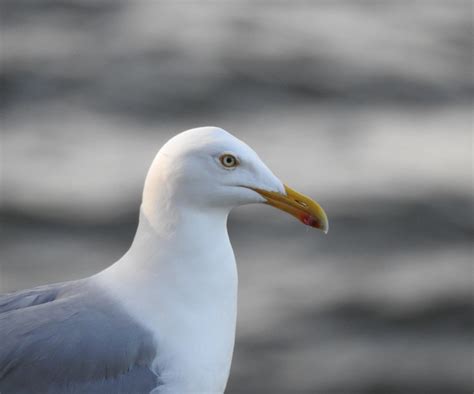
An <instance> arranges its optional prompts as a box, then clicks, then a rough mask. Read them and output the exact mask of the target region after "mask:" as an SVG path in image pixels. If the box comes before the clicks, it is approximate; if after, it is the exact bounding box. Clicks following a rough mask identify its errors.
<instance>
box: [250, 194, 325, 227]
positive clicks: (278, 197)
mask: <svg viewBox="0 0 474 394" xmlns="http://www.w3.org/2000/svg"><path fill="white" fill-rule="evenodd" d="M253 190H254V191H256V192H257V193H258V194H260V195H261V196H263V197H265V198H266V200H267V201H266V204H268V205H271V206H272V207H275V208H278V209H281V210H282V211H285V212H288V213H289V214H290V215H293V216H294V217H296V218H297V219H298V220H300V221H301V222H302V223H304V224H306V225H307V226H311V227H315V228H318V229H320V230H322V231H323V232H324V233H325V234H327V232H328V229H329V223H328V217H327V216H326V212H324V210H323V208H321V206H320V205H319V204H318V203H317V202H316V201H314V200H312V199H311V198H309V197H307V196H305V195H303V194H301V193H298V192H297V191H296V190H293V189H292V188H291V187H289V186H287V185H285V191H286V196H285V195H284V194H280V193H277V192H269V191H266V190H262V189H253Z"/></svg>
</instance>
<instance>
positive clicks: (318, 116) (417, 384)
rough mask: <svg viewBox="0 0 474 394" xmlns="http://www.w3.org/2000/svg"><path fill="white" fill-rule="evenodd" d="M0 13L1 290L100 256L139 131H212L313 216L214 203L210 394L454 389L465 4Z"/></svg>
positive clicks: (108, 252)
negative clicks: (223, 317)
mask: <svg viewBox="0 0 474 394" xmlns="http://www.w3.org/2000/svg"><path fill="white" fill-rule="evenodd" d="M0 7H1V8H0V11H1V36H0V44H1V51H0V56H1V86H2V88H1V98H2V100H1V103H2V106H1V112H0V116H1V121H2V124H1V126H2V127H1V130H2V146H1V148H2V149H1V155H2V156H1V166H2V168H1V169H2V182H1V184H0V187H1V198H2V200H1V201H2V204H1V207H0V215H1V217H2V219H1V228H0V231H1V233H0V235H1V237H0V258H1V260H0V290H1V291H11V290H15V289H20V288H26V287H30V286H34V285H38V284H42V283H47V282H55V281H61V280H65V279H70V278H79V277H84V276H87V275H90V274H92V273H94V272H97V271H98V270H100V269H102V268H104V267H107V266H108V265H109V264H111V263H113V262H114V261H115V260H116V259H117V258H119V257H120V256H121V254H123V253H124V252H125V251H126V250H127V248H128V246H129V244H130V241H131V239H132V237H133V233H134V229H135V226H136V221H137V212H138V206H139V202H140V193H141V187H142V183H143V180H144V177H145V174H146V170H147V168H148V165H149V164H150V162H151V160H152V159H153V156H154V154H155V153H156V151H157V150H158V149H159V147H160V146H161V145H162V144H163V143H164V142H165V141H166V140H167V139H168V138H170V137H171V136H172V135H174V134H176V133H177V132H179V131H181V130H184V129H187V128H191V127H196V126H202V125H217V126H221V127H223V128H225V129H227V130H229V131H231V132H232V133H234V134H235V135H237V136H238V137H239V138H241V139H243V140H244V141H246V142H247V143H249V144H250V145H251V146H252V147H254V148H255V150H256V151H257V152H258V153H259V154H260V156H261V157H262V158H263V159H264V161H265V162H266V163H267V164H268V165H269V167H270V168H271V169H272V170H274V172H275V173H276V174H277V175H278V176H280V177H281V179H283V180H284V181H285V182H287V183H288V184H290V185H292V186H293V187H295V188H296V189H298V190H301V191H303V192H304V193H305V194H309V195H311V196H313V197H315V198H316V199H317V200H318V201H319V202H320V203H321V204H322V205H323V207H324V208H325V209H326V211H327V213H328V216H329V219H330V232H329V234H328V235H327V236H324V235H323V234H320V233H318V232H314V231H312V230H310V229H307V228H305V227H303V226H302V225H300V224H299V223H298V222H296V221H294V220H292V218H290V217H287V216H284V215H282V214H281V213H280V212H278V211H275V210H272V209H270V208H268V207H264V206H255V207H244V208H239V209H237V210H236V211H235V212H233V214H232V216H231V220H230V223H229V227H230V233H231V239H232V242H233V245H234V249H235V252H236V256H237V259H238V264H239V276H240V295H239V322H238V332H237V334H238V338H237V343H236V350H235V355H234V362H233V366H232V371H231V379H230V382H229V388H228V392H232V393H247V392H249V393H250V392H258V393H262V392H271V393H279V392H282V393H283V392H284V393H295V392H311V393H337V394H339V393H390V392H400V393H434V392H440V393H458V392H459V393H461V392H466V393H467V392H472V391H473V389H474V384H473V378H472V376H473V370H474V368H473V297H472V296H473V294H472V288H473V287H472V286H473V283H472V282H473V267H472V257H473V256H472V236H473V227H474V226H473V216H472V215H473V207H472V197H473V196H472V191H473V190H472V175H473V174H472V168H473V167H472V120H473V119H472V92H473V86H472V80H471V70H472V2H470V1H459V0H454V1H450V2H442V1H420V2H396V3H395V2H375V1H358V2H341V1H336V2H326V1H316V2H309V3H303V2H301V3H297V4H292V5H290V4H289V3H285V2H259V3H257V4H253V3H247V2H234V1H232V2H227V3H225V4H221V5H220V6H219V5H217V3H214V2H205V3H198V2H193V1H191V2H186V3H181V4H179V5H176V4H175V3H172V2H166V1H154V0H128V1H116V2H107V1H102V0H100V1H87V0H82V1H76V0H71V1H68V2H59V1H32V0H31V1H19V0H16V1H13V0H11V1H10V0H0Z"/></svg>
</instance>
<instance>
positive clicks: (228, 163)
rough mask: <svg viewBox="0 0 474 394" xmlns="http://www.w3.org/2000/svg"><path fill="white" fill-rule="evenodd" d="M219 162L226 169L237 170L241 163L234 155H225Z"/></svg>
mask: <svg viewBox="0 0 474 394" xmlns="http://www.w3.org/2000/svg"><path fill="white" fill-rule="evenodd" d="M219 161H220V162H221V164H222V165H223V166H224V167H225V168H235V167H237V166H238V165H239V161H238V160H237V158H236V157H235V156H234V155H231V154H229V153H224V154H223V155H221V157H219Z"/></svg>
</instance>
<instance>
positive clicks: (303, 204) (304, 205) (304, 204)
mask: <svg viewBox="0 0 474 394" xmlns="http://www.w3.org/2000/svg"><path fill="white" fill-rule="evenodd" d="M295 202H296V203H297V204H299V205H301V206H302V207H305V208H308V204H306V203H305V202H304V201H300V200H295Z"/></svg>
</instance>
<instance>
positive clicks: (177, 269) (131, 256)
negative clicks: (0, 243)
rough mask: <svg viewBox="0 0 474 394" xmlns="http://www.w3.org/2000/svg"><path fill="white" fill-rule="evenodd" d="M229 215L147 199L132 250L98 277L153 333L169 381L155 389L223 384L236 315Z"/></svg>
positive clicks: (159, 369) (158, 368)
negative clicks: (152, 203) (157, 205)
mask: <svg viewBox="0 0 474 394" xmlns="http://www.w3.org/2000/svg"><path fill="white" fill-rule="evenodd" d="M153 200H154V201H165V200H166V199H159V198H158V199H157V198H156V196H155V198H153ZM168 201H169V200H168ZM228 213H229V212H228V211H225V210H209V211H206V212H202V211H199V210H194V209H192V208H190V207H186V209H179V208H177V207H172V206H167V207H163V206H162V207H158V208H157V209H153V207H151V205H150V204H149V203H148V201H146V200H145V199H144V203H143V206H142V208H141V212H140V222H139V226H138V230H137V233H136V236H135V239H134V241H133V244H132V246H131V248H130V250H129V251H128V252H127V253H126V254H125V255H124V256H123V257H122V258H121V259H120V260H119V261H118V262H116V263H115V264H114V265H112V266H111V267H109V268H108V269H106V270H105V271H103V272H101V273H100V274H98V275H97V278H98V280H100V282H101V283H102V284H103V285H104V286H105V287H106V288H107V289H108V290H109V292H110V293H111V294H112V295H113V296H114V297H115V298H116V299H117V300H118V301H119V302H121V303H122V304H123V306H124V307H125V308H126V310H127V311H128V312H129V313H130V314H131V315H132V316H133V317H134V318H135V319H137V321H139V322H140V323H141V324H143V325H144V326H146V327H147V328H148V329H150V330H151V331H152V332H153V333H154V335H155V339H156V343H157V357H156V359H155V361H154V370H155V372H156V373H158V374H159V375H160V380H161V381H162V382H163V383H164V386H162V387H161V388H159V389H158V390H157V392H158V393H168V392H174V393H176V392H183V393H184V392H189V391H193V392H206V393H210V392H215V393H219V392H223V391H224V389H225V385H226V383H227V379H228V375H229V370H230V363H231V359H232V353H233V346H234V338H235V323H236V314H237V271H236V266H235V258H234V254H233V251H232V247H231V245H230V242H229V237H228V234H227V228H226V226H227V224H226V222H227V216H228Z"/></svg>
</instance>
